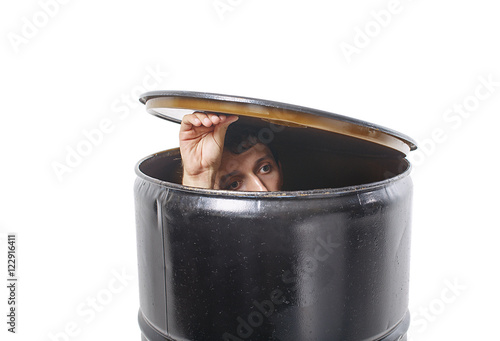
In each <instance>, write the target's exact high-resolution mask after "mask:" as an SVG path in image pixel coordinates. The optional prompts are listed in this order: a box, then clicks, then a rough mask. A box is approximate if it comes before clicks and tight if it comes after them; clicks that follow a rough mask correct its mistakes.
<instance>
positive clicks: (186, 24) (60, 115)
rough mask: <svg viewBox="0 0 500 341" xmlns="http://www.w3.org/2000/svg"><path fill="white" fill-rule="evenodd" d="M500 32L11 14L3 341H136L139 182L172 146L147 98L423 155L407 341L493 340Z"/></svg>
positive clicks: (84, 10)
mask: <svg viewBox="0 0 500 341" xmlns="http://www.w3.org/2000/svg"><path fill="white" fill-rule="evenodd" d="M7 4H8V5H7ZM44 4H50V5H44ZM216 4H219V5H220V6H222V5H223V4H226V6H229V7H226V8H222V7H221V9H219V12H218V11H217V9H216V7H214V5H216ZM384 11H385V12H384ZM377 13H378V14H377ZM381 13H382V14H381ZM384 13H385V14H387V13H390V16H387V15H385V16H384V15H383V14H384ZM498 13H499V12H498V8H495V7H494V2H493V1H488V0H474V1H460V0H458V1H457V0H455V1H451V0H444V1H430V0H413V1H410V0H400V1H399V2H398V1H388V0H377V1H366V0H363V1H336V2H333V1H290V0H287V1H285V0H279V1H263V0H221V1H213V0H198V1H187V0H182V1H166V0H161V1H160V0H145V1H118V0H112V1H95V0H87V1H77V0H70V1H68V0H66V1H62V0H60V1H59V2H56V1H55V0H53V1H49V0H41V1H35V0H25V1H17V2H5V1H4V2H3V3H2V5H1V6H0V23H1V33H2V34H1V41H0V50H1V63H0V79H1V89H0V90H1V92H0V94H1V100H2V102H1V105H2V113H1V117H2V120H1V123H0V148H1V162H2V164H1V167H0V179H1V180H2V186H1V190H0V193H1V194H0V200H1V202H0V205H1V206H0V209H1V211H0V231H1V236H2V240H1V241H0V242H1V244H2V247H1V249H0V251H1V253H0V259H1V260H0V264H1V269H0V284H1V289H0V312H1V314H0V316H2V317H0V339H1V340H40V341H47V340H51V337H50V335H59V336H58V337H57V338H54V339H58V340H66V339H68V340H118V339H120V340H139V338H140V332H139V327H138V324H137V311H138V308H139V302H138V296H139V292H138V284H137V265H136V264H137V262H136V242H135V217H134V206H133V190H132V188H133V182H134V179H135V174H134V166H135V164H136V162H137V161H138V160H139V159H141V158H142V157H145V156H147V155H149V154H151V153H154V152H157V151H160V150H163V149H167V148H172V147H176V146H177V133H178V126H176V125H175V124H173V123H169V122H166V121H162V120H160V119H158V118H155V117H152V116H150V115H148V114H147V113H146V112H145V110H144V108H143V106H142V105H141V104H139V103H138V101H137V98H138V94H139V93H141V91H142V90H158V89H171V90H174V89H175V90H194V91H206V92H218V93H227V94H233V95H241V96H249V97H257V98H264V99H269V100H275V101H282V102H288V103H292V104H298V105H303V106H309V107H313V108H317V109H322V110H327V111H332V112H335V113H339V114H343V115H348V116H352V117H355V118H359V119H363V120H367V121H370V122H374V123H377V124H380V125H383V126H387V127H390V128H392V129H395V130H398V131H400V132H402V133H405V134H407V135H409V136H411V137H413V138H414V139H416V140H417V141H418V142H419V143H420V150H419V151H418V152H416V153H415V154H414V155H413V156H412V160H413V161H414V168H413V175H412V177H413V180H414V186H415V194H414V215H413V237H412V264H411V299H410V310H411V312H412V314H413V324H412V327H411V335H412V339H413V340H429V341H431V340H481V339H488V340H490V339H494V338H495V337H497V335H498V332H497V325H498V321H499V317H500V316H499V313H498V307H499V306H500V298H499V292H498V287H499V282H498V260H499V259H500V257H499V256H500V251H499V250H500V247H499V246H498V241H499V237H500V232H499V228H500V226H499V223H498V220H497V219H496V218H497V216H498V201H499V199H498V192H499V189H500V188H499V185H498V162H497V144H498V139H497V138H498V133H497V131H498V125H499V123H500V122H499V118H498V117H499V116H498V115H499V109H500V86H499V85H500V84H499V82H500V65H499V62H500V47H499V43H500V40H499V38H498V32H500V20H498ZM376 17H378V20H379V21H378V22H377V21H376V19H375V18H376ZM366 34H367V35H366ZM348 45H350V46H351V50H350V53H351V54H350V53H347V52H345V49H346V46H348ZM343 49H344V52H343ZM353 51H354V52H353ZM151 74H154V75H155V77H152V76H150V75H151ZM481 79H483V80H487V79H490V82H492V84H495V85H492V86H490V91H489V92H487V91H486V90H485V89H486V88H485V87H484V86H483V85H481V84H482V83H481ZM478 91H479V92H478ZM478 95H479V97H481V98H480V99H478V97H477V96H478ZM460 106H466V107H467V108H468V109H467V110H465V112H464V113H462V116H463V117H462V116H460V114H459V113H458V112H457V110H459V109H457V108H459V107H460ZM102 125H104V126H105V128H106V129H105V130H106V132H103V133H102V138H97V137H95V139H94V144H92V145H90V144H89V138H87V137H86V135H85V132H87V133H89V132H92V131H95V129H99V128H100V126H102ZM87 135H88V134H87ZM94 136H97V135H94ZM433 138H434V142H430V141H431V139H433ZM85 141H87V142H85ZM90 142H91V141H90ZM84 146H87V147H89V146H90V148H87V149H86V150H85V151H86V154H87V155H85V156H82V157H80V158H79V157H76V156H75V155H72V152H71V151H72V150H75V149H77V148H80V149H81V150H84V149H82V148H84ZM70 154H71V155H72V156H71V157H70V156H69V155H70ZM68 160H69V161H68ZM57 165H59V171H58V172H56V171H55V169H54V167H58V166H57ZM60 165H66V167H67V168H63V169H64V172H62V171H61V168H60ZM9 232H15V233H17V238H18V263H17V264H18V278H19V282H18V286H19V287H18V291H17V295H18V307H17V312H18V315H17V323H18V324H17V334H16V335H11V333H8V332H7V327H8V326H7V324H6V321H7V317H6V314H7V309H8V307H7V295H8V293H7V291H6V288H5V287H6V283H7V282H6V278H7V275H6V270H4V269H5V268H6V250H5V244H6V234H7V233H9ZM117 273H120V274H122V275H121V277H122V278H121V281H119V280H117V277H116V276H117ZM450 287H451V289H450ZM92 299H95V300H96V303H95V305H94V306H92V305H91V303H89V302H91V301H92ZM92 307H94V308H92ZM65 330H66V331H65ZM67 331H70V332H72V333H73V334H71V336H70V337H67V338H66V337H63V336H62V334H61V333H63V332H64V333H66V334H68V333H67Z"/></svg>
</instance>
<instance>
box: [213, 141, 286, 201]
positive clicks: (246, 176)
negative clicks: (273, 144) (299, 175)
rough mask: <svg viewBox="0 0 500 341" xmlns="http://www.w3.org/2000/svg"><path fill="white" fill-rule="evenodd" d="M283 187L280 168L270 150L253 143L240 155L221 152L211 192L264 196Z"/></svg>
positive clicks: (262, 145) (260, 144) (225, 151)
mask: <svg viewBox="0 0 500 341" xmlns="http://www.w3.org/2000/svg"><path fill="white" fill-rule="evenodd" d="M282 184H283V176H282V173H281V167H280V165H278V164H277V163H276V161H275V160H274V157H273V154H272V153H271V150H270V149H269V148H268V147H267V146H266V145H264V144H262V143H257V144H256V145H254V146H253V147H251V148H250V149H248V150H246V151H244V152H243V153H241V154H233V153H231V152H230V151H227V150H224V152H223V153H222V160H221V165H220V167H219V170H218V171H217V174H216V177H215V184H214V188H215V189H226V190H235V191H249V192H265V191H279V190H280V189H281V186H282Z"/></svg>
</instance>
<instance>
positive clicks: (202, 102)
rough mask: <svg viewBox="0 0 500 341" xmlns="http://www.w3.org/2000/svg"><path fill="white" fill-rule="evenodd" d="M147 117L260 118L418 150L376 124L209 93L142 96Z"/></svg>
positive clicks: (405, 151) (401, 149)
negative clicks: (200, 113)
mask: <svg viewBox="0 0 500 341" xmlns="http://www.w3.org/2000/svg"><path fill="white" fill-rule="evenodd" d="M140 101H141V102H142V103H143V104H145V105H146V110H147V111H148V113H150V114H152V115H155V116H158V117H160V118H162V119H166V120H169V121H172V122H176V123H180V122H181V121H182V117H183V116H184V115H186V114H190V113H193V112H195V111H204V112H216V113H223V114H232V115H241V116H248V117H256V118H261V119H263V120H265V121H269V122H272V123H275V124H279V125H284V126H291V127H304V128H305V127H312V128H316V129H320V130H324V131H328V132H332V133H336V134H341V135H346V136H350V137H354V138H357V139H360V140H365V141H369V142H372V143H375V144H378V145H381V146H384V147H388V148H391V149H393V150H396V151H399V152H401V153H403V154H404V155H407V154H408V153H409V152H410V151H411V150H415V149H416V148H417V146H416V143H415V141H414V140H413V139H411V138H410V137H408V136H406V135H404V134H401V133H399V132H397V131H394V130H392V129H388V128H385V127H382V126H379V125H375V124H373V123H369V122H365V121H362V120H358V119H354V118H351V117H347V116H342V115H338V114H334V113H331V112H327V111H322V110H317V109H312V108H307V107H302V106H298V105H293V104H287V103H281V102H275V101H269V100H263V99H257V98H250V97H242V96H231V95H223V94H215V93H206V92H193V91H150V92H147V93H145V94H143V95H141V98H140Z"/></svg>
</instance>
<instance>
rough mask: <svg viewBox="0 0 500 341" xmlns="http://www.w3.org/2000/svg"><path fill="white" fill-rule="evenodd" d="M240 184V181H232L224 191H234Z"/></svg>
mask: <svg viewBox="0 0 500 341" xmlns="http://www.w3.org/2000/svg"><path fill="white" fill-rule="evenodd" d="M240 184H241V181H233V182H231V183H230V184H229V185H228V186H226V189H228V190H236V189H238V188H239V187H240Z"/></svg>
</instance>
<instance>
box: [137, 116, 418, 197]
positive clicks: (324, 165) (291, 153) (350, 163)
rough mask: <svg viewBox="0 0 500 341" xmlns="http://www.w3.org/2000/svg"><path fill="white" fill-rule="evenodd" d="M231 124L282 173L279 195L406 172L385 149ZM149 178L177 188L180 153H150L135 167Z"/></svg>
mask: <svg viewBox="0 0 500 341" xmlns="http://www.w3.org/2000/svg"><path fill="white" fill-rule="evenodd" d="M234 124H235V125H236V124H238V125H249V126H252V127H257V128H258V130H257V131H258V138H259V140H261V142H262V143H265V144H268V145H270V146H272V148H273V149H274V151H275V154H276V155H277V157H278V160H279V162H280V164H281V167H282V170H283V178H284V181H283V182H284V185H283V190H284V191H303V190H315V189H329V188H341V187H348V186H360V185H365V184H371V183H374V182H379V181H383V180H386V179H390V178H392V177H395V176H398V175H400V174H402V173H404V172H405V171H407V170H408V168H409V167H410V165H409V162H408V161H407V160H406V159H405V155H404V154H401V153H400V152H398V151H396V150H392V149H390V148H388V147H384V146H381V145H377V144H374V143H372V142H368V141H364V140H360V139H356V138H353V137H349V136H345V135H340V134H334V133H331V132H326V131H322V130H318V129H314V128H303V127H284V126H277V125H275V124H271V123H269V122H265V121H262V120H259V119H252V118H246V117H245V118H243V117H240V120H238V122H236V123H234ZM139 170H140V171H141V172H142V173H143V174H145V175H147V176H149V177H152V178H155V179H158V180H161V181H166V182H170V183H176V184H181V181H182V162H181V157H180V153H179V149H178V148H177V149H172V150H168V151H165V152H162V153H158V154H155V155H154V156H153V157H150V158H148V159H146V160H144V161H143V162H142V163H141V164H140V165H139Z"/></svg>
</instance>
